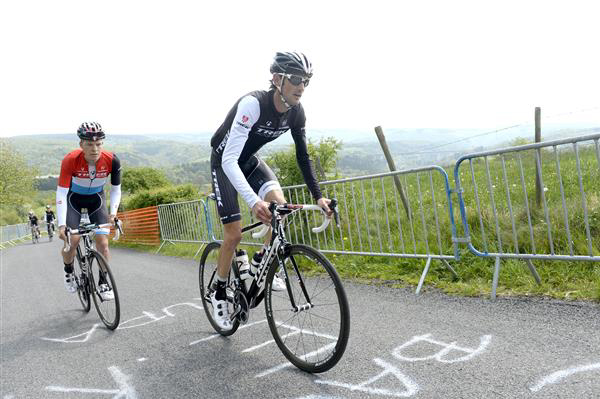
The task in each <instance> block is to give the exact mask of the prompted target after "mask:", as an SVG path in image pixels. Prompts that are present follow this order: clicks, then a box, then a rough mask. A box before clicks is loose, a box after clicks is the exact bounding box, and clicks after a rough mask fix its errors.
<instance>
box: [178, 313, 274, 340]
mask: <svg viewBox="0 0 600 399" xmlns="http://www.w3.org/2000/svg"><path fill="white" fill-rule="evenodd" d="M266 321H267V320H266V319H263V320H259V321H255V322H254V323H250V324H244V325H242V326H240V328H238V331H239V330H243V329H244V328H248V327H251V326H254V325H257V324H261V323H265V322H266ZM220 336H221V334H212V335H211V336H209V337H206V338H202V339H199V340H197V341H193V342H190V345H189V346H192V345H196V344H199V343H200V342H204V341H210V340H211V339H215V338H218V337H220Z"/></svg>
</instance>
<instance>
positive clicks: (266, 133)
mask: <svg viewBox="0 0 600 399" xmlns="http://www.w3.org/2000/svg"><path fill="white" fill-rule="evenodd" d="M288 129H289V128H288V127H287V126H286V127H285V128H284V129H278V130H271V129H263V128H260V127H259V128H258V129H256V134H258V135H259V136H263V137H269V138H272V137H275V138H277V137H279V136H281V135H282V134H284V133H285V132H287V131H288Z"/></svg>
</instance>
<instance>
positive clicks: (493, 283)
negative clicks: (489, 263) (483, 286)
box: [492, 257, 500, 299]
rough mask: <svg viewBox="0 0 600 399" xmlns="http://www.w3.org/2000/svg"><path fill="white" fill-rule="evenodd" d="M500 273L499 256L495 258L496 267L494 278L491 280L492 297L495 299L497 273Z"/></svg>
mask: <svg viewBox="0 0 600 399" xmlns="http://www.w3.org/2000/svg"><path fill="white" fill-rule="evenodd" d="M499 274H500V257H497V258H496V267H495V268H494V280H493V282H492V299H496V288H498V275H499Z"/></svg>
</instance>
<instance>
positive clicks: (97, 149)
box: [56, 122, 121, 300]
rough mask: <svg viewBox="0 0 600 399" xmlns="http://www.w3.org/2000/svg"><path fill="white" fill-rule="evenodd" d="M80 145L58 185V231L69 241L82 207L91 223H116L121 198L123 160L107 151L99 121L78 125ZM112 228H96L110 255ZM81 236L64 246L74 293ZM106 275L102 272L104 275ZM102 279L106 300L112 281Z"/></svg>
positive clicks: (102, 247) (63, 167)
mask: <svg viewBox="0 0 600 399" xmlns="http://www.w3.org/2000/svg"><path fill="white" fill-rule="evenodd" d="M77 136H79V139H80V141H79V147H80V148H78V149H76V150H75V151H72V152H70V153H69V154H67V156H65V158H64V159H63V161H62V164H61V167H60V177H59V179H58V187H57V189H56V213H57V214H58V231H59V233H58V235H59V237H60V239H62V240H64V241H65V242H66V235H65V227H66V226H68V227H69V228H71V229H76V228H78V227H79V222H80V220H81V210H82V208H87V210H88V215H89V218H90V222H91V223H97V224H105V223H109V222H110V223H113V224H114V219H115V217H116V215H117V209H118V208H119V202H120V201H121V162H120V161H119V158H117V156H116V155H115V154H113V153H111V152H108V151H104V150H103V149H102V146H103V144H104V137H105V134H104V131H103V130H102V126H100V124H99V123H97V122H84V123H82V124H81V126H79V129H77ZM109 176H110V184H111V189H110V214H109V213H108V212H107V206H106V199H105V196H104V185H105V184H106V183H107V182H108V179H109ZM109 232H110V230H109V229H98V230H97V231H96V248H97V249H98V251H99V252H100V253H101V254H102V255H104V257H105V258H106V259H107V260H108V259H109V250H108V234H109ZM79 238H80V237H79V236H71V248H70V250H69V251H68V252H66V253H65V252H64V251H63V250H62V249H61V255H62V257H63V262H64V264H65V266H64V270H65V287H66V289H67V291H69V292H71V293H73V292H76V291H77V283H76V282H75V278H74V276H73V260H74V258H75V253H76V248H77V245H78V243H79ZM102 277H103V276H101V278H102ZM99 283H100V296H102V299H104V300H111V299H114V294H113V292H112V290H111V288H110V287H109V286H108V284H103V282H102V281H100V282H99Z"/></svg>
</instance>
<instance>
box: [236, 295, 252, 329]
mask: <svg viewBox="0 0 600 399" xmlns="http://www.w3.org/2000/svg"><path fill="white" fill-rule="evenodd" d="M234 303H235V307H234V314H235V315H236V316H235V317H236V318H237V319H238V320H239V321H240V323H242V324H246V323H248V319H249V318H250V309H249V306H248V300H247V299H246V295H244V293H243V292H242V291H241V290H235V294H234Z"/></svg>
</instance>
